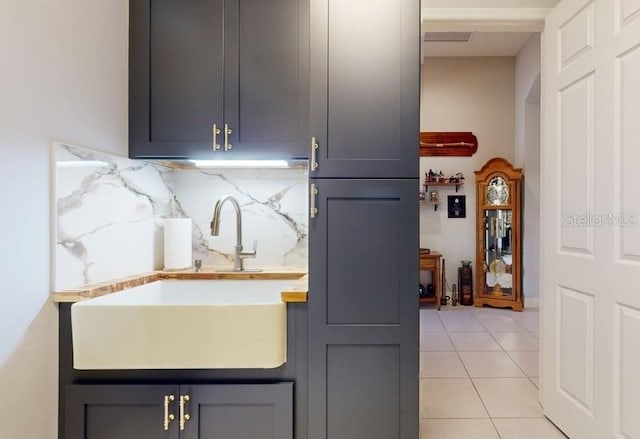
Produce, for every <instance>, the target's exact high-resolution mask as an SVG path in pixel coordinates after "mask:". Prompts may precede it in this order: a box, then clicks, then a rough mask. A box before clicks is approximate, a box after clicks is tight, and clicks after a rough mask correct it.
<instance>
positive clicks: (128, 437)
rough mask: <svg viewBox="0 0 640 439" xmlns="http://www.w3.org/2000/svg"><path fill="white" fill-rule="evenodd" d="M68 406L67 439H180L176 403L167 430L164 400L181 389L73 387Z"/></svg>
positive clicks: (68, 392) (157, 387) (66, 405)
mask: <svg viewBox="0 0 640 439" xmlns="http://www.w3.org/2000/svg"><path fill="white" fill-rule="evenodd" d="M66 395H67V398H66V404H65V416H64V419H65V434H64V438H65V439H178V428H177V427H176V426H175V424H176V422H177V421H176V420H177V413H176V408H177V405H176V401H175V399H174V401H173V402H171V403H170V404H169V414H173V415H174V416H175V417H176V420H174V421H172V422H170V423H169V425H168V430H165V426H164V397H165V396H169V395H174V398H177V397H178V386H164V385H162V386H155V385H140V386H138V385H71V386H68V387H67V393H66Z"/></svg>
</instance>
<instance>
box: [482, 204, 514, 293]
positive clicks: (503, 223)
mask: <svg viewBox="0 0 640 439" xmlns="http://www.w3.org/2000/svg"><path fill="white" fill-rule="evenodd" d="M512 223H513V215H512V212H511V209H486V210H485V211H484V240H483V241H484V273H485V276H484V279H485V281H484V285H482V286H481V293H483V294H486V295H490V296H493V297H499V298H502V299H510V298H512V296H513V275H512V266H513V248H512V242H513V231H512V227H511V226H512Z"/></svg>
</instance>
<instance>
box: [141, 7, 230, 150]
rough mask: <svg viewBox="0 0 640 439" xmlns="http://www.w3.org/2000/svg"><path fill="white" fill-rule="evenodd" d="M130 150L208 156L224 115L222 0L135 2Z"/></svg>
mask: <svg viewBox="0 0 640 439" xmlns="http://www.w3.org/2000/svg"><path fill="white" fill-rule="evenodd" d="M130 8H131V10H130V20H131V23H130V43H129V44H130V54H129V57H130V63H129V65H130V71H129V75H130V77H129V95H130V102H129V125H130V127H129V148H130V151H129V154H130V156H131V157H137V158H144V157H155V158H182V157H191V158H193V157H202V156H206V155H208V154H210V153H211V151H212V148H211V147H212V142H213V138H212V126H213V124H217V125H218V126H220V124H222V123H223V109H222V105H223V82H222V81H223V71H222V67H223V61H222V59H223V39H222V37H223V35H222V0H192V1H174V0H147V1H133V2H131V5H130Z"/></svg>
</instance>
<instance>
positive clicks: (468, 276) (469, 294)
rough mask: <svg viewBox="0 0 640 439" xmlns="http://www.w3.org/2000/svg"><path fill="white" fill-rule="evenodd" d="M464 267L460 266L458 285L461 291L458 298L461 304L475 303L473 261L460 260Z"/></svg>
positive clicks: (469, 304)
mask: <svg viewBox="0 0 640 439" xmlns="http://www.w3.org/2000/svg"><path fill="white" fill-rule="evenodd" d="M460 263H461V264H462V267H458V285H459V287H460V291H459V293H458V298H459V300H460V305H464V306H471V305H473V271H472V270H471V261H460Z"/></svg>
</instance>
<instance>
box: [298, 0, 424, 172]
mask: <svg viewBox="0 0 640 439" xmlns="http://www.w3.org/2000/svg"><path fill="white" fill-rule="evenodd" d="M419 17H420V4H419V1H418V0H311V36H312V38H311V79H310V90H311V112H310V135H311V136H314V137H315V139H316V143H317V148H316V150H315V154H316V158H317V163H318V166H317V168H316V169H315V170H313V168H314V165H313V164H312V166H311V167H312V170H311V173H310V176H311V177H353V178H359V177H378V178H416V177H417V176H418V147H419V143H418V142H419V140H418V136H419V128H418V127H419V84H420V80H419V72H420V63H419V53H420V37H419V36H420V28H419V26H420V20H419Z"/></svg>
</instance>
